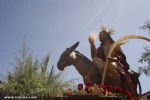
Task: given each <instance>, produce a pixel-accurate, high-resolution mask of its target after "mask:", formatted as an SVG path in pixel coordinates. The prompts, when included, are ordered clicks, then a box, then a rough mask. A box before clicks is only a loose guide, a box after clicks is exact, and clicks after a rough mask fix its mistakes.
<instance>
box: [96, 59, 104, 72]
mask: <svg viewBox="0 0 150 100" xmlns="http://www.w3.org/2000/svg"><path fill="white" fill-rule="evenodd" d="M93 63H94V64H95V67H96V69H97V70H98V71H99V73H100V74H102V72H103V67H104V65H105V63H104V62H103V61H102V60H101V59H99V58H98V57H94V58H93Z"/></svg>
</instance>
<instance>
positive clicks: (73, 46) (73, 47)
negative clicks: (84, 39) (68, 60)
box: [69, 41, 79, 51]
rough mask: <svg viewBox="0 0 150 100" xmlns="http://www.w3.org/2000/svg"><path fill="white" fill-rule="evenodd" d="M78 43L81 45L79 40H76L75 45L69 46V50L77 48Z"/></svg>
mask: <svg viewBox="0 0 150 100" xmlns="http://www.w3.org/2000/svg"><path fill="white" fill-rule="evenodd" d="M78 45H79V41H78V42H76V43H75V44H73V45H72V46H71V47H70V48H69V50H70V51H73V50H75V49H76V48H77V47H78Z"/></svg>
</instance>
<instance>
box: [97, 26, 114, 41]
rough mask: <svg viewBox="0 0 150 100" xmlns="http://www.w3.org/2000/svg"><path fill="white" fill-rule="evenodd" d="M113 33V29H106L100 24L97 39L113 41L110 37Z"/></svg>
mask: <svg viewBox="0 0 150 100" xmlns="http://www.w3.org/2000/svg"><path fill="white" fill-rule="evenodd" d="M112 33H113V30H112V29H110V30H108V31H107V30H106V27H104V26H102V27H101V31H100V32H99V40H100V41H101V42H102V43H104V42H106V41H110V42H114V41H113V39H112V38H111V34H112Z"/></svg>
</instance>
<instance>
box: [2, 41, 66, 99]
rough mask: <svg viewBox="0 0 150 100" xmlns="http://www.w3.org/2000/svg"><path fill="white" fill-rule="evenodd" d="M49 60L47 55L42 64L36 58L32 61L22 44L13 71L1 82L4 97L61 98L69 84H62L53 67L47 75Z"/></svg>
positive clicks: (30, 54) (30, 55) (60, 76)
mask: <svg viewBox="0 0 150 100" xmlns="http://www.w3.org/2000/svg"><path fill="white" fill-rule="evenodd" d="M49 58H50V55H47V56H46V57H45V59H44V60H43V62H42V63H40V62H39V60H38V59H37V58H36V59H35V60H34V59H33V56H32V53H30V52H29V51H28V49H27V47H26V45H25V43H24V44H23V47H22V50H21V51H20V54H19V55H17V57H16V60H15V64H14V67H15V69H14V71H13V72H12V73H10V72H9V73H8V78H7V81H6V82H3V93H4V94H5V95H6V96H62V95H63V92H64V88H65V87H66V86H68V85H69V84H68V82H63V80H62V73H56V72H55V71H54V66H52V67H51V68H50V72H49V73H48V62H49ZM1 90H2V89H1Z"/></svg>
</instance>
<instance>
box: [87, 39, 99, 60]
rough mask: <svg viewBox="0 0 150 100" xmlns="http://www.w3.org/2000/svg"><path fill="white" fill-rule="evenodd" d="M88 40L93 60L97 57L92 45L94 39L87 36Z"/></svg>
mask: <svg viewBox="0 0 150 100" xmlns="http://www.w3.org/2000/svg"><path fill="white" fill-rule="evenodd" d="M88 40H89V43H90V47H91V57H92V59H93V58H94V57H96V55H97V51H96V47H95V45H94V38H93V37H92V36H89V38H88Z"/></svg>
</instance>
